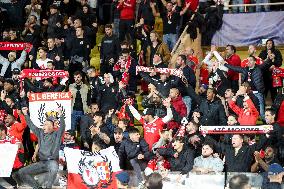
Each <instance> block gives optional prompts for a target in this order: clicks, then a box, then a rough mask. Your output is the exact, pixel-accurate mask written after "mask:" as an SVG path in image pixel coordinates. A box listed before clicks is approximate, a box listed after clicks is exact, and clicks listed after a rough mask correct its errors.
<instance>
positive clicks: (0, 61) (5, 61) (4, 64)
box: [0, 51, 27, 76]
mask: <svg viewBox="0 0 284 189" xmlns="http://www.w3.org/2000/svg"><path fill="white" fill-rule="evenodd" d="M26 56H27V52H26V51H22V53H21V57H20V58H19V59H17V60H15V61H14V62H12V63H10V62H9V60H8V59H7V58H4V57H3V56H1V55H0V64H2V69H1V73H0V75H1V76H4V75H5V73H6V71H7V69H8V67H9V64H12V65H11V71H13V69H14V68H18V69H19V70H21V67H22V65H23V64H24V63H25V60H26Z"/></svg>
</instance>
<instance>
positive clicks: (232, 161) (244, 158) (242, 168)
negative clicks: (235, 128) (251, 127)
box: [208, 134, 267, 172]
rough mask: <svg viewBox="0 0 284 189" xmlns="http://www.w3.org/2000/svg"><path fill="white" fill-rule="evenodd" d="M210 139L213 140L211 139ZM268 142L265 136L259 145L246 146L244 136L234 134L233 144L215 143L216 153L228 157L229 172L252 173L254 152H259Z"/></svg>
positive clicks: (261, 137) (261, 138)
mask: <svg viewBox="0 0 284 189" xmlns="http://www.w3.org/2000/svg"><path fill="white" fill-rule="evenodd" d="M208 138H209V139H212V138H211V137H208ZM266 141H267V138H266V137H265V136H260V140H259V142H258V143H256V144H253V145H244V136H243V135H240V134H234V135H233V136H232V143H231V144H225V143H222V142H216V141H214V143H215V149H216V151H217V152H219V153H222V154H224V155H225V157H226V163H225V164H226V166H227V167H226V168H227V171H228V172H250V166H251V164H252V161H253V157H254V156H253V154H254V152H255V151H259V150H260V149H261V148H262V147H263V146H264V144H265V143H266Z"/></svg>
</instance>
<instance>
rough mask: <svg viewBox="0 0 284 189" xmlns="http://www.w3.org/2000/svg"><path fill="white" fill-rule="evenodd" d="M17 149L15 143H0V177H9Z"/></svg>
mask: <svg viewBox="0 0 284 189" xmlns="http://www.w3.org/2000/svg"><path fill="white" fill-rule="evenodd" d="M17 151H18V145H17V144H10V143H5V144H0V157H1V158H0V159H1V161H0V177H10V175H11V172H12V168H13V165H14V161H15V158H16V154H17Z"/></svg>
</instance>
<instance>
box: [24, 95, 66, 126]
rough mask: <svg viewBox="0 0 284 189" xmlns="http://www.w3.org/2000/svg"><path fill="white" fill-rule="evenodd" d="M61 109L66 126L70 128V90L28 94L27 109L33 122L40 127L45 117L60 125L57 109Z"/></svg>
mask: <svg viewBox="0 0 284 189" xmlns="http://www.w3.org/2000/svg"><path fill="white" fill-rule="evenodd" d="M59 108H60V109H62V113H63V116H64V118H65V124H66V128H65V130H69V129H71V93H70V92H45V93H32V94H31V95H30V96H29V109H30V112H31V115H30V117H31V120H32V121H33V123H34V124H35V125H36V126H38V127H42V126H43V123H44V122H45V120H46V119H50V120H52V121H53V122H54V124H55V126H56V125H58V126H59V125H60V123H59V115H58V112H57V110H58V109H59Z"/></svg>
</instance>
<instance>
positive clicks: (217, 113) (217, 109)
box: [187, 85, 227, 125]
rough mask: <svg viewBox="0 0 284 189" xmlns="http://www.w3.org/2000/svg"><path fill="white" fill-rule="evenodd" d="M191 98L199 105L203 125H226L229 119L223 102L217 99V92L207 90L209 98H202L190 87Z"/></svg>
mask: <svg viewBox="0 0 284 189" xmlns="http://www.w3.org/2000/svg"><path fill="white" fill-rule="evenodd" d="M187 92H188V94H189V96H190V97H191V98H192V99H193V101H194V102H196V103H197V104H198V105H199V112H200V113H201V114H202V115H203V116H202V117H201V118H200V124H201V125H226V123H227V119H226V115H225V110H224V106H223V104H222V102H221V101H220V100H218V98H217V97H216V94H217V91H216V90H215V89H213V88H209V89H208V90H207V97H206V98H201V97H200V96H199V95H197V94H196V93H195V91H194V89H193V88H192V86H190V85H189V86H188V88H187Z"/></svg>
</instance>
